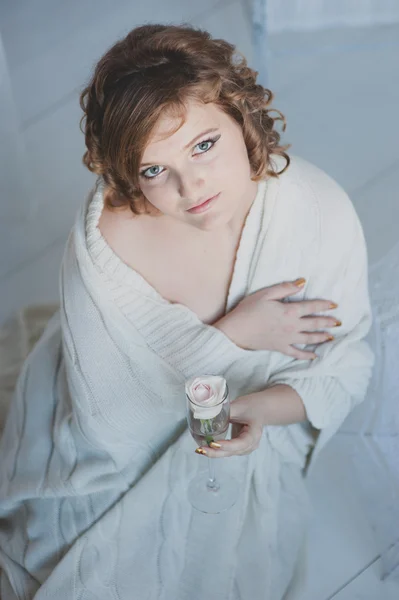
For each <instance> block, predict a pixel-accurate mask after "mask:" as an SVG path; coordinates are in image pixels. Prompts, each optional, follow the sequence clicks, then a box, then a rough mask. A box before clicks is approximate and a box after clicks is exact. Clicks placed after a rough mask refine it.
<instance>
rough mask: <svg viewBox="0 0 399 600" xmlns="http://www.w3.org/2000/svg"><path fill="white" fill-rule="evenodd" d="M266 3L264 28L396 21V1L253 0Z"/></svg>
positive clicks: (297, 28) (295, 28)
mask: <svg viewBox="0 0 399 600" xmlns="http://www.w3.org/2000/svg"><path fill="white" fill-rule="evenodd" d="M253 2H254V3H255V5H256V4H265V3H266V5H267V20H268V30H269V32H270V33H276V32H280V31H288V30H292V31H302V30H312V29H324V28H329V27H342V26H357V27H358V26H369V25H377V24H383V23H394V22H398V21H399V2H398V0H253Z"/></svg>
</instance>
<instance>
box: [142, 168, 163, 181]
mask: <svg viewBox="0 0 399 600" xmlns="http://www.w3.org/2000/svg"><path fill="white" fill-rule="evenodd" d="M160 168H161V167H160V166H159V165H154V166H153V167H149V169H146V170H145V171H141V173H140V175H141V176H142V177H144V179H155V177H158V175H160V174H161V173H163V171H161V172H158V173H154V169H160ZM146 173H150V174H149V175H146Z"/></svg>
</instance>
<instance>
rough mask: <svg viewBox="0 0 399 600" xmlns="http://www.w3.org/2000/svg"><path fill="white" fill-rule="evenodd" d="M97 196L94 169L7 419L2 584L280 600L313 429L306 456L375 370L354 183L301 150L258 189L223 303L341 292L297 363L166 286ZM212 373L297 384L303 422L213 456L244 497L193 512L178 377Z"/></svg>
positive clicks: (5, 592) (304, 505) (56, 590)
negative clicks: (112, 228) (247, 344)
mask: <svg viewBox="0 0 399 600" xmlns="http://www.w3.org/2000/svg"><path fill="white" fill-rule="evenodd" d="M280 160H281V159H280V158H279V157H275V162H276V163H277V167H280V166H281V164H280ZM102 192H103V187H102V181H101V179H100V180H99V181H98V185H97V187H96V188H95V190H93V194H92V195H90V196H89V198H88V199H87V201H86V202H85V203H84V205H83V206H82V209H81V210H80V211H79V213H78V215H77V219H76V223H75V226H74V228H73V230H72V231H71V234H70V236H69V239H68V243H67V245H66V249H65V254H64V258H63V263H62V268H61V272H60V310H59V311H57V312H56V313H55V315H54V316H53V317H52V318H51V319H50V321H49V323H48V325H47V327H46V329H45V331H44V334H43V335H42V337H41V338H40V340H39V342H38V343H37V344H36V346H35V348H34V349H33V351H32V352H31V354H30V355H29V357H28V359H27V360H26V361H25V363H24V366H23V368H22V370H21V373H20V376H19V379H18V384H17V388H16V391H15V395H14V397H13V401H12V403H11V407H10V412H9V415H8V419H7V423H6V426H5V429H4V434H3V437H2V441H1V455H2V461H1V465H0V567H1V568H2V569H3V571H2V577H1V587H0V596H1V597H2V600H11V599H15V598H24V599H27V598H35V599H37V600H41V599H42V598H49V597H51V598H57V599H58V598H59V599H60V600H63V599H65V600H66V599H68V600H69V599H70V598H79V600H83V599H89V598H90V599H94V598H96V599H97V598H101V599H102V600H107V599H108V598H109V599H113V600H114V599H118V600H124V599H126V600H128V599H129V600H131V599H132V598H140V600H141V599H144V598H148V599H151V600H152V599H154V600H155V599H157V600H158V599H159V600H161V599H162V600H170V599H171V598H173V599H174V600H175V599H176V600H186V599H187V600H188V599H190V600H199V599H202V598H204V597H205V596H206V597H211V598H212V600H219V599H220V600H221V599H224V600H238V599H239V598H242V599H245V600H246V599H247V598H251V599H253V600H263V599H264V598H270V599H273V600H279V599H280V598H282V597H283V595H284V593H285V591H286V589H287V586H288V585H289V582H290V580H291V578H292V575H293V572H294V568H295V564H296V561H297V558H298V555H299V552H300V549H301V547H302V545H303V541H304V532H305V530H306V525H307V519H308V516H309V504H308V498H307V495H306V491H305V486H304V482H303V476H302V470H303V468H304V465H305V462H306V458H307V455H308V451H309V448H310V446H311V444H312V436H311V433H310V430H309V426H310V425H312V426H313V427H315V428H318V429H321V433H320V435H319V436H318V439H317V443H316V447H315V449H314V451H313V453H312V457H311V463H310V467H311V466H312V464H313V463H314V461H315V459H316V457H317V455H318V454H319V452H320V450H321V449H322V448H323V446H324V445H325V443H326V442H327V441H328V439H329V438H330V437H331V436H332V435H333V434H334V433H335V432H336V430H337V429H338V427H339V426H340V425H341V423H342V422H343V420H344V419H345V417H346V416H347V415H348V413H349V412H350V411H351V409H352V408H353V406H354V405H355V404H357V403H359V402H361V401H362V399H363V398H364V395H365V392H366V389H367V385H368V382H369V379H370V375H371V368H372V364H373V354H372V352H371V350H370V348H369V346H368V344H367V343H366V342H365V341H364V337H365V336H366V334H367V332H368V331H369V328H370V324H371V311H370V304H369V297H368V282H367V253H366V248H365V243H364V237H363V232H362V228H361V226H360V223H359V220H358V217H357V215H356V213H355V211H354V208H353V206H352V204H351V202H350V200H349V198H348V197H347V195H346V194H345V192H344V191H343V190H342V189H341V188H340V187H339V186H338V185H337V184H336V183H335V182H334V181H333V180H332V179H331V178H329V177H328V176H327V175H326V174H325V173H323V172H322V171H320V170H319V169H317V168H316V167H314V166H313V165H311V164H309V163H307V162H306V161H304V160H302V159H300V158H297V157H292V164H291V166H290V167H289V169H288V170H287V172H286V173H284V174H283V175H282V176H281V177H280V178H279V179H270V180H268V181H263V182H261V183H260V184H259V188H258V194H257V196H256V199H255V201H254V203H253V205H252V207H251V211H250V213H249V215H248V218H247V221H246V223H245V227H244V230H243V234H242V238H241V241H240V246H239V249H238V252H237V259H236V264H235V269H234V274H233V278H232V282H231V286H230V291H229V298H228V310H230V309H231V308H232V307H233V306H234V305H235V304H236V303H237V301H238V300H239V299H240V298H242V297H243V296H244V295H245V294H248V293H251V292H253V291H256V290H258V289H260V288H262V287H264V286H268V285H272V284H274V283H278V282H281V281H284V280H293V279H296V278H297V277H305V278H306V279H307V285H306V286H305V288H304V289H303V290H302V291H301V292H299V293H298V294H297V295H296V296H295V299H302V298H307V297H308V298H317V297H319V298H325V299H332V300H334V301H336V302H337V303H338V304H339V308H338V309H337V311H336V312H335V313H334V314H335V315H336V316H337V318H339V319H341V320H342V322H343V326H342V327H341V328H339V329H337V330H334V334H335V335H336V339H335V341H334V342H332V343H329V344H324V345H323V346H322V347H320V348H318V349H317V350H316V351H317V353H318V355H319V358H318V359H316V360H315V361H298V360H293V359H291V358H289V357H287V356H283V355H281V354H279V353H275V352H267V351H259V352H252V351H247V350H243V349H240V348H238V347H237V346H236V345H235V344H233V343H232V342H231V341H230V340H229V339H228V338H227V337H226V336H224V335H223V334H222V333H221V332H220V331H218V330H216V329H215V328H213V327H211V326H208V325H204V324H203V323H202V322H201V321H200V320H199V319H198V318H197V317H196V315H195V314H194V313H193V312H192V311H190V310H189V309H188V308H186V307H184V306H182V305H179V304H171V303H169V302H167V301H166V300H165V299H164V298H162V297H161V296H160V295H159V294H158V293H157V291H156V290H155V289H154V288H152V287H151V286H150V285H149V284H148V283H147V282H146V281H145V280H144V279H143V278H142V277H140V275H139V274H138V273H137V272H135V271H134V270H133V269H131V268H130V267H128V266H127V265H126V264H124V263H122V261H121V260H120V259H119V258H118V257H117V256H116V255H115V254H114V253H113V252H112V250H111V248H110V247H109V246H108V245H107V244H106V242H105V240H104V238H102V236H101V234H100V231H99V230H98V228H97V226H96V225H97V223H98V219H99V216H100V214H101V210H102V202H103V195H102ZM210 372H213V373H216V374H221V375H224V376H225V377H226V379H227V381H228V382H229V388H230V390H231V393H232V397H233V398H234V397H237V396H238V395H240V394H245V393H250V392H253V391H257V390H261V389H263V388H265V387H267V386H269V385H271V384H274V383H277V382H278V383H285V384H288V385H291V386H292V387H294V388H295V389H296V390H297V391H298V393H299V394H300V395H301V397H302V399H303V402H304V405H305V408H306V411H307V416H308V419H309V421H308V423H304V424H294V425H290V426H285V427H276V426H274V427H271V426H267V427H265V428H264V435H263V437H262V440H261V444H260V447H259V448H258V449H257V450H256V451H255V452H253V453H252V454H250V455H248V456H240V457H238V456H237V457H233V458H228V459H223V460H221V461H217V464H216V467H217V468H220V469H223V470H226V471H228V472H231V473H232V474H233V475H234V476H235V477H236V478H237V479H238V480H239V482H240V484H241V495H240V498H239V501H238V502H237V504H236V505H235V506H234V507H233V508H232V509H231V510H229V511H227V512H226V513H223V514H221V515H216V516H210V515H203V514H201V513H198V512H196V511H195V510H193V509H192V508H191V506H190V505H189V503H188V501H187V497H186V490H185V486H186V485H187V483H188V482H189V480H190V478H191V477H192V476H193V475H194V474H195V473H196V472H197V470H198V469H205V467H206V462H205V459H204V457H200V456H198V455H197V454H195V453H194V449H195V443H194V441H193V440H192V439H191V437H190V435H189V433H188V431H187V425H186V421H185V396H184V381H185V379H187V378H189V377H191V376H193V375H199V374H204V373H210ZM204 476H205V475H204Z"/></svg>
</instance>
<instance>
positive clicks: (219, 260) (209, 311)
mask: <svg viewBox="0 0 399 600" xmlns="http://www.w3.org/2000/svg"><path fill="white" fill-rule="evenodd" d="M133 262H134V263H135V265H136V266H135V268H136V269H137V270H138V271H139V272H140V273H141V274H142V275H143V276H144V277H145V279H146V280H147V281H148V282H149V283H151V285H152V286H153V287H155V289H156V290H157V291H158V292H159V293H160V294H161V295H162V296H163V297H164V298H166V299H167V300H168V301H169V302H173V303H175V302H176V303H179V304H183V305H184V306H187V307H188V308H190V309H191V310H192V311H193V312H194V313H196V315H197V316H198V317H199V318H200V319H201V321H203V322H204V323H208V324H212V323H214V322H215V321H217V320H218V319H219V318H220V317H222V316H223V315H224V313H225V309H226V303H227V296H228V292H229V287H230V282H231V277H232V272H233V269H234V262H235V248H233V247H231V248H230V249H228V248H224V249H222V250H219V251H217V249H213V248H205V249H199V248H198V247H196V248H189V247H187V246H185V247H184V248H182V249H181V250H180V252H179V251H177V250H176V248H173V249H168V248H163V251H162V252H160V254H159V257H158V259H157V260H152V261H151V260H144V259H143V258H138V259H136V260H134V261H133V260H132V264H133Z"/></svg>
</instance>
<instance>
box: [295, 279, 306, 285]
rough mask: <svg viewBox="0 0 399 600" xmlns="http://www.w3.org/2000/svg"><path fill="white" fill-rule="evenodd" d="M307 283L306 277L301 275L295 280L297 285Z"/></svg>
mask: <svg viewBox="0 0 399 600" xmlns="http://www.w3.org/2000/svg"><path fill="white" fill-rule="evenodd" d="M305 283H306V279H304V278H303V277H301V278H300V279H296V280H295V281H294V285H296V286H297V287H303V286H304V285H305Z"/></svg>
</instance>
